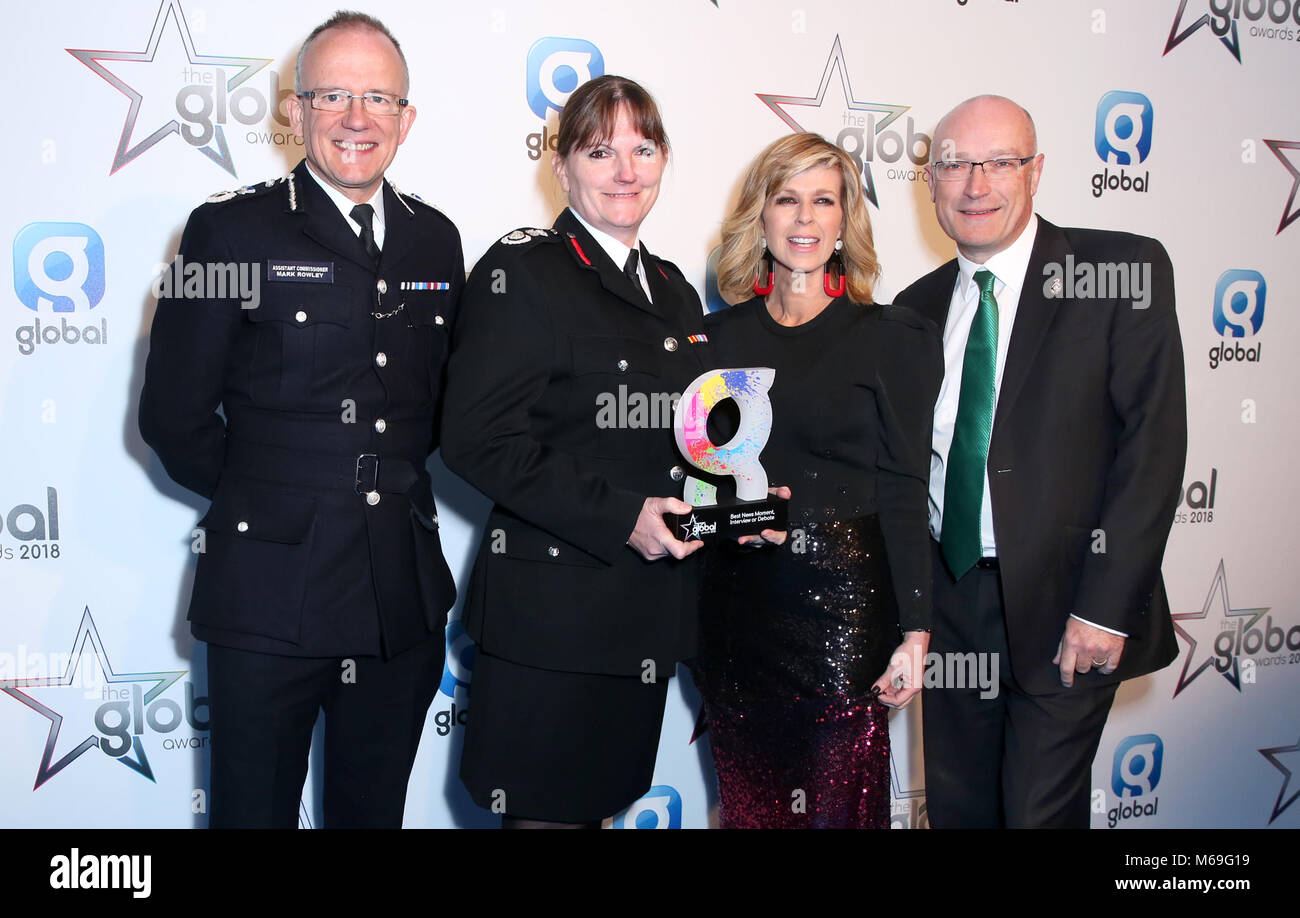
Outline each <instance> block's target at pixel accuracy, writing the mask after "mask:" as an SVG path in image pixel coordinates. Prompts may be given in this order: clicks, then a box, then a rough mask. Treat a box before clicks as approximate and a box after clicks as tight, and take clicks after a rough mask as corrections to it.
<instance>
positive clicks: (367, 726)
mask: <svg viewBox="0 0 1300 918" xmlns="http://www.w3.org/2000/svg"><path fill="white" fill-rule="evenodd" d="M407 88H408V75H407V69H406V62H405V59H404V57H403V56H402V53H401V50H400V48H399V47H398V45H397V42H396V40H394V39H393V38H392V36H391V35H390V34H389V33H388V31H387V29H385V28H384V26H383V24H382V23H380V22H378V21H377V20H374V19H372V18H371V17H368V16H365V15H362V14H357V13H339V14H336V15H335V16H334V17H333V18H332V19H330V20H329V21H328V22H326V23H324V24H322V25H321V26H320V27H318V28H317V29H316V30H315V31H313V32H312V33H311V35H310V36H309V37H308V39H307V41H306V42H305V43H304V44H303V48H302V51H301V53H300V54H299V57H298V67H297V71H296V74H295V86H294V89H295V96H293V97H291V98H290V100H289V106H290V117H291V119H292V124H293V128H294V132H295V134H297V135H298V136H299V137H301V138H302V140H303V143H304V146H305V149H306V154H307V155H306V160H305V161H304V162H302V163H299V165H298V167H297V168H296V169H294V171H293V173H292V174H290V175H289V176H287V177H286V178H284V179H280V180H279V181H275V182H267V183H266V184H265V185H261V186H254V187H249V188H245V189H243V190H241V191H239V192H236V193H231V194H225V195H217V196H215V198H214V199H212V200H211V201H210V202H209V203H208V204H206V205H204V206H202V207H200V208H198V209H197V210H195V211H194V213H193V214H192V215H191V216H190V220H189V223H188V224H187V226H186V228H185V233H184V236H183V237H182V239H181V245H180V252H179V256H178V258H183V259H184V262H185V263H186V264H197V265H199V266H201V267H202V266H206V265H209V264H213V263H218V264H226V265H229V264H232V263H234V264H239V265H249V266H252V268H253V270H255V271H257V272H258V274H257V276H258V277H259V279H260V281H261V283H260V291H259V296H258V297H256V298H255V299H256V300H257V301H256V302H251V303H250V302H241V301H240V300H239V299H237V298H236V297H237V295H236V294H234V293H233V292H232V294H231V296H229V297H227V296H226V291H214V290H211V289H206V290H199V291H198V292H199V294H200V295H198V296H195V289H194V287H195V286H197V287H202V286H203V285H202V284H201V283H199V284H196V285H194V286H191V287H186V286H185V285H183V284H178V285H176V286H175V288H174V289H173V291H172V295H170V296H167V297H162V298H160V301H159V303H158V311H157V315H156V317H155V319H154V324H153V331H152V336H151V339H150V353H149V359H148V364H147V366H146V370H145V384H144V392H143V394H142V396H141V403H140V430H141V433H142V434H143V436H144V439H145V440H146V442H148V443H149V445H150V446H152V447H153V448H154V450H155V451H156V452H157V453H158V456H159V458H160V459H161V460H162V463H163V466H164V467H165V468H166V470H167V472H168V474H169V475H171V477H172V478H173V479H175V480H176V481H177V482H179V483H180V484H182V485H184V486H186V487H188V488H190V489H191V490H193V491H196V492H198V493H199V494H202V495H203V496H205V497H208V498H211V500H212V506H211V509H210V510H209V511H208V514H207V515H206V516H205V517H204V518H203V521H202V523H201V525H202V526H203V527H204V530H205V535H204V541H203V543H202V545H201V547H202V553H201V554H200V556H199V562H198V570H197V573H196V575H195V581H194V593H193V597H192V600H191V603H190V612H189V619H190V621H191V623H192V629H193V633H194V636H195V637H197V638H199V639H201V640H204V641H207V642H208V680H209V685H208V687H209V698H210V704H211V721H212V733H211V738H212V777H211V780H212V784H211V801H210V802H211V806H210V824H211V825H212V826H214V827H225V826H280V827H292V826H294V825H296V823H297V815H298V801H299V798H300V796H301V792H302V785H303V780H304V778H305V776H306V770H307V757H308V751H309V748H310V745H311V736H312V729H313V725H314V724H315V722H316V718H317V715H318V713H319V712H320V711H321V710H323V711H324V713H325V721H326V731H325V765H324V777H325V788H324V805H325V812H324V821H325V824H326V825H327V826H394V827H395V826H400V825H401V821H402V812H403V808H404V805H405V798H406V786H407V780H408V778H409V776H410V770H411V764H412V762H413V760H414V758H415V754H416V749H417V746H418V744H419V740H420V733H421V730H422V728H423V725H424V719H425V715H426V712H427V710H428V707H429V704H430V702H431V701H432V699H433V695H434V693H435V692H436V690H437V687H438V682H439V678H440V676H441V673H442V664H443V647H444V637H443V627H444V623H445V615H446V612H447V609H448V608H450V607H451V605H452V603H453V600H454V598H455V585H454V584H453V582H452V579H451V575H450V572H449V571H448V569H447V565H446V562H445V561H444V560H443V557H442V550H441V546H440V543H439V538H438V516H437V511H436V509H435V507H434V502H433V495H432V491H431V487H430V480H429V475H428V472H427V471H426V469H425V461H426V459H427V457H428V456H429V454H430V453H431V452H432V451H433V450H434V449H435V448H436V447H437V445H438V444H437V424H436V417H437V414H438V411H439V405H440V401H441V391H442V378H443V368H444V363H445V360H446V354H447V338H448V332H449V329H450V325H451V322H452V319H453V317H454V311H455V306H456V302H457V299H458V297H459V294H460V290H461V287H462V286H463V283H464V262H463V258H462V254H461V247H460V237H459V234H458V233H457V231H456V228H455V227H454V226H453V225H452V223H451V222H450V221H449V220H447V219H446V218H445V217H444V216H442V215H441V214H440V213H438V212H437V211H435V210H434V209H433V208H431V207H428V206H426V205H424V204H422V203H420V202H419V201H417V200H416V199H414V198H411V197H409V196H405V195H402V194H401V193H400V192H398V191H397V190H396V189H395V188H394V187H393V186H392V185H391V183H388V182H386V181H385V180H384V171H385V169H387V167H388V165H389V164H390V163H391V162H392V160H393V157H394V155H395V154H396V152H397V147H398V146H399V145H400V144H401V143H402V142H403V141H404V140H405V139H406V135H407V133H408V132H409V131H410V129H411V124H412V122H413V121H414V120H415V109H414V108H413V107H411V106H410V105H408V104H407V102H406V99H405V96H406V92H407ZM206 276H207V277H211V276H212V273H211V272H207V274H206ZM186 293H188V294H189V296H185V294H186ZM217 293H220V296H218V295H216V294H217ZM218 408H220V409H221V414H219V413H218ZM223 415H224V418H223Z"/></svg>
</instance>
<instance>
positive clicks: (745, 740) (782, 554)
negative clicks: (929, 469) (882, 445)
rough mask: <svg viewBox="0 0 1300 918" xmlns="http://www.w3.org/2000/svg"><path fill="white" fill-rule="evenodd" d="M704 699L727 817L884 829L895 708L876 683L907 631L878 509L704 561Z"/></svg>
mask: <svg viewBox="0 0 1300 918" xmlns="http://www.w3.org/2000/svg"><path fill="white" fill-rule="evenodd" d="M704 583H705V589H704V591H703V593H702V596H701V603H700V613H701V618H702V621H701V647H700V655H699V657H698V658H697V659H696V660H695V662H694V664H693V666H692V670H693V672H694V673H695V682H696V685H697V686H698V687H699V689H700V694H701V696H702V697H703V699H704V710H705V714H706V717H707V720H708V724H709V736H710V743H711V746H712V749H713V761H714V767H715V770H716V772H717V775H718V817H719V822H720V824H721V826H722V827H723V828H844V829H848V828H887V827H888V826H889V718H888V712H887V710H886V709H885V707H884V706H883V705H882V704H881V703H880V702H879V701H878V700H877V699H876V697H875V695H874V694H873V693H872V691H871V686H872V683H874V682H875V681H876V679H878V678H880V676H881V675H882V674H883V673H884V671H885V667H886V666H887V665H888V663H889V660H890V656H891V654H892V652H893V650H894V648H895V647H897V646H898V642H899V637H900V635H899V627H898V608H897V601H896V599H895V597H894V591H893V586H892V584H891V582H890V574H889V564H888V560H887V558H886V556H885V545H884V538H883V536H882V534H881V532H880V526H879V523H878V521H877V519H876V517H874V516H868V517H863V518H860V519H856V520H847V521H837V522H831V523H812V524H806V525H804V526H803V527H801V528H794V529H792V530H791V532H790V538H789V540H788V541H787V543H786V545H785V546H783V547H782V548H780V549H759V550H753V549H751V550H749V552H748V553H737V552H733V551H728V550H726V549H723V548H721V547H719V550H717V551H715V552H714V553H713V554H711V555H710V556H708V557H707V558H706V564H705V573H704Z"/></svg>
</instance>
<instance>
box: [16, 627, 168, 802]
mask: <svg viewBox="0 0 1300 918" xmlns="http://www.w3.org/2000/svg"><path fill="white" fill-rule="evenodd" d="M87 647H89V649H90V650H92V651H93V652H94V656H93V657H91V658H88V659H87V660H86V661H85V663H84V664H83V662H82V656H83V654H85V652H86V649H87ZM92 667H94V668H92ZM183 675H185V670H181V671H180V672H157V673H117V672H114V671H113V666H112V664H111V663H109V661H108V655H107V654H106V653H105V652H104V643H103V641H101V640H100V637H99V630H98V629H97V628H96V627H95V620H94V618H92V617H91V615H90V607H89V606H87V607H86V610H85V612H84V613H82V616H81V624H80V625H78V626H77V634H76V636H75V637H74V638H73V639H72V653H71V654H70V657H69V660H68V666H67V669H66V670H65V671H64V673H63V675H62V676H53V675H51V676H44V677H38V678H30V679H4V680H0V692H4V693H5V694H6V695H9V696H10V697H11V698H13V699H15V700H16V701H19V702H21V703H23V704H25V705H27V707H29V708H31V709H32V710H33V711H35V712H36V713H37V714H40V715H41V716H42V717H44V718H46V719H47V720H49V722H50V730H49V734H48V735H47V736H46V738H45V750H44V752H43V753H42V754H41V762H40V765H39V766H37V769H36V784H35V785H34V786H33V787H32V790H36V789H37V788H39V787H40V786H41V785H42V784H44V783H45V782H46V781H48V780H50V778H52V777H54V776H55V775H56V774H58V773H59V772H60V771H62V770H63V769H64V768H66V767H67V766H68V765H70V764H71V763H72V762H73V761H75V760H76V759H77V758H79V757H80V756H81V754H82V753H84V752H86V751H87V750H89V749H94V748H96V747H98V748H100V749H101V750H102V751H103V752H104V754H105V755H108V756H110V757H112V758H116V759H117V760H118V761H119V762H121V763H122V764H123V765H126V766H127V767H128V768H130V769H132V770H133V771H136V772H139V773H140V774H142V775H144V776H145V777H146V778H148V779H149V780H150V781H152V780H153V769H152V768H151V767H150V766H149V757H148V756H147V755H145V751H144V746H143V744H142V743H141V741H140V734H138V733H136V734H134V735H133V736H132V737H131V745H130V747H129V748H123V749H121V750H120V751H110V749H111V743H112V741H113V738H109V737H103V736H100V735H99V734H97V733H96V732H95V731H94V729H93V727H94V726H95V715H94V714H92V713H89V712H88V711H83V712H82V713H83V714H85V718H86V720H88V721H89V723H87V724H86V726H84V727H83V726H82V725H81V723H80V721H81V718H78V719H77V720H76V721H73V722H71V723H69V728H68V733H69V734H70V740H71V742H72V743H73V744H74V745H73V746H72V748H71V749H70V750H69V751H67V752H64V753H63V754H62V755H60V756H58V758H57V759H56V758H55V754H56V752H57V751H58V747H59V740H60V738H61V734H62V732H63V725H64V720H65V718H64V716H63V715H62V714H59V713H57V712H56V711H55V710H54V708H53V707H51V706H50V704H47V703H46V702H45V701H42V700H41V699H42V698H44V699H46V700H47V701H49V702H51V703H57V704H58V705H59V707H60V708H63V709H65V710H66V708H67V706H68V705H69V704H71V705H73V706H76V705H77V704H78V703H80V704H81V706H82V707H83V708H87V707H94V708H95V709H96V710H98V709H99V708H100V707H102V705H103V704H104V703H105V701H106V699H105V698H104V696H103V695H102V694H96V693H94V692H88V691H87V690H86V686H87V684H89V685H92V686H103V687H105V688H104V690H105V691H107V688H106V687H107V686H109V685H126V686H129V685H133V684H136V683H151V684H152V688H150V689H148V690H147V691H146V692H145V693H144V696H143V705H144V706H147V705H148V704H149V703H150V702H152V701H153V700H154V699H155V698H157V697H158V696H159V695H161V694H162V693H163V692H165V691H167V689H168V688H170V687H171V686H172V685H173V684H174V683H175V682H176V681H177V680H178V679H180V677H181V676H183ZM78 676H81V677H82V678H78ZM70 687H71V688H73V689H74V692H73V693H72V694H69V692H68V691H67V690H68V688H70ZM77 692H79V693H80V698H78V697H77ZM38 696H39V697H38ZM87 702H89V705H87V704H86V703H87ZM112 713H113V715H114V716H115V718H119V717H120V718H125V717H126V716H128V715H126V714H124V713H119V712H112ZM137 716H143V715H142V714H141V715H137ZM121 723H122V722H120V721H119V722H116V723H114V724H111V725H110V726H114V727H115V726H120V725H121ZM136 726H139V725H136ZM83 729H84V730H86V731H87V732H86V733H84V734H83V733H82V730H83ZM123 742H124V741H123ZM65 748H66V747H65ZM132 753H133V755H132Z"/></svg>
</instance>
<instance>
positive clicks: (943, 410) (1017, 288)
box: [930, 214, 1127, 637]
mask: <svg viewBox="0 0 1300 918" xmlns="http://www.w3.org/2000/svg"><path fill="white" fill-rule="evenodd" d="M1037 236H1038V215H1037V214H1035V215H1034V216H1032V217H1030V218H1029V223H1028V224H1027V225H1026V226H1025V228H1024V230H1023V231H1022V232H1021V234H1020V235H1019V236H1018V237H1016V241H1015V242H1013V243H1011V245H1009V246H1007V248H1005V249H1003V250H1002V251H1001V252H998V253H997V254H996V255H992V256H990V257H989V259H988V261H986V262H985V263H984V264H982V265H977V264H975V263H974V262H973V261H971V260H970V259H968V258H966V257H965V256H964V255H962V254H961V253H960V252H958V253H957V284H956V286H955V287H954V288H953V291H952V301H951V304H950V305H949V307H948V321H947V323H946V324H945V325H944V329H943V365H944V374H943V385H942V386H941V387H940V389H939V401H938V402H937V403H936V404H935V406H934V433H933V437H932V438H931V447H930V534H931V535H932V536H934V538H935V540H936V541H938V540H939V538H940V536H941V534H942V533H943V490H944V486H945V485H946V483H947V469H948V451H949V450H950V449H951V448H952V435H953V428H954V426H955V425H956V423H957V403H958V400H959V398H960V397H961V372H962V365H963V364H964V363H965V360H966V339H967V338H968V337H970V327H971V323H972V322H974V321H975V312H976V310H977V309H978V308H979V302H980V291H979V285H978V284H976V283H975V272H976V271H979V270H980V269H981V268H982V269H985V270H987V271H991V272H992V273H993V277H994V278H995V281H994V283H993V297H994V298H995V299H996V300H997V301H998V354H997V362H996V364H995V368H994V373H993V393H994V394H993V413H994V417H996V416H997V400H998V397H999V396H1000V395H1001V393H1002V371H1003V369H1004V368H1005V367H1006V364H1007V349H1008V348H1009V347H1010V345H1011V331H1012V328H1013V326H1014V325H1015V323H1016V310H1017V309H1019V307H1020V293H1021V291H1022V290H1023V289H1024V284H1025V273H1026V272H1027V271H1028V270H1029V257H1030V256H1031V255H1032V254H1033V251H1034V239H1035V238H1037ZM980 542H981V545H982V554H983V555H984V556H985V557H986V558H988V557H997V553H998V542H997V533H996V532H995V531H994V525H993V501H992V499H991V498H990V496H989V470H988V466H987V464H986V465H985V468H984V497H983V500H982V501H981V503H980ZM1070 617H1071V618H1078V619H1079V621H1081V622H1084V623H1085V624H1088V625H1092V626H1093V627H1094V628H1100V629H1101V630H1102V631H1108V632H1110V633H1111V634H1118V635H1120V636H1121V637H1127V635H1126V634H1124V632H1122V631H1115V630H1113V629H1111V628H1106V627H1103V626H1102V625H1098V624H1096V623H1094V622H1090V621H1088V620H1087V619H1083V618H1079V616H1077V615H1073V614H1072V615H1071V616H1070Z"/></svg>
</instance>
